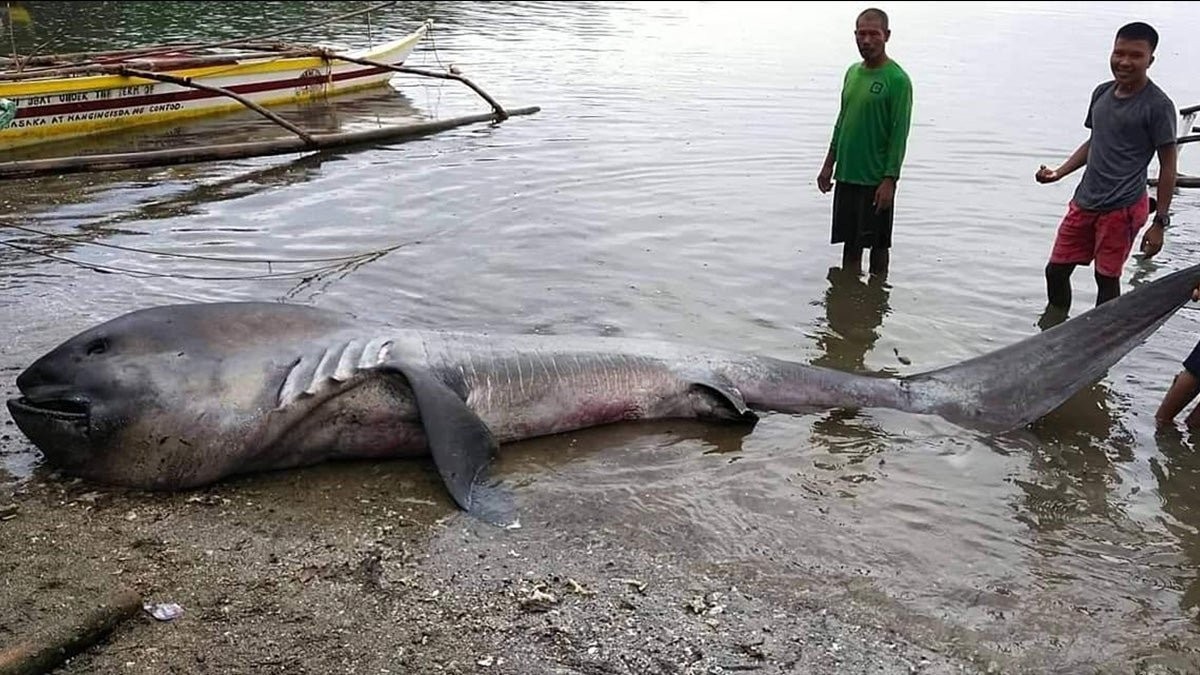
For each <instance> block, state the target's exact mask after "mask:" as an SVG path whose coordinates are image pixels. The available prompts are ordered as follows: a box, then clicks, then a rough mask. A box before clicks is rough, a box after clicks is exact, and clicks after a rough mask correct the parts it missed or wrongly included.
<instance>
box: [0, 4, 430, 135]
mask: <svg viewBox="0 0 1200 675" xmlns="http://www.w3.org/2000/svg"><path fill="white" fill-rule="evenodd" d="M425 31H426V29H425V28H424V27H422V28H420V29H418V30H417V31H416V32H415V33H413V34H412V35H409V36H408V37H404V38H400V39H399V40H396V41H395V42H391V43H387V44H384V45H381V46H380V47H379V48H377V49H373V50H371V51H370V52H369V53H368V54H367V55H366V58H369V59H372V60H376V61H379V60H384V59H385V58H386V55H387V54H390V53H392V52H396V51H400V50H403V49H407V48H408V47H409V46H411V45H412V44H414V43H415V42H417V41H419V40H420V39H421V38H422V37H423V36H424V35H425ZM328 63H329V62H328V61H326V60H325V59H323V58H321V57H319V56H302V57H292V58H274V59H271V58H267V59H263V60H260V59H258V58H254V59H252V60H247V61H244V62H242V63H237V64H233V65H220V66H205V67H203V68H188V69H183V70H171V71H164V72H168V73H170V74H171V75H174V76H176V77H191V78H205V77H208V78H211V77H228V76H230V75H238V76H241V75H259V74H264V73H278V72H284V71H289V70H298V71H304V70H307V69H309V68H322V67H325V66H326V65H328ZM343 63H346V64H349V62H348V61H345V62H343ZM156 82H157V81H156V80H147V79H144V78H140V77H125V76H123V75H85V76H83V77H70V78H56V79H51V80H26V81H19V82H0V98H21V97H27V96H43V95H47V94H66V93H72V92H78V91H93V90H97V89H117V88H120V87H131V86H137V85H141V84H152V83H156ZM338 91H342V90H341V89H339V90H338ZM285 100H291V99H285ZM233 107H240V104H235V105H234V106H233ZM207 110H212V108H208V109H207ZM55 128H56V129H63V128H64V127H63V126H56V127H55Z"/></svg>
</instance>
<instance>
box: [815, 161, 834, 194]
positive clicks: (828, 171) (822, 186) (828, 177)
mask: <svg viewBox="0 0 1200 675" xmlns="http://www.w3.org/2000/svg"><path fill="white" fill-rule="evenodd" d="M817 189H818V190H820V191H821V192H822V193H825V192H829V191H830V190H832V189H833V167H831V166H829V165H826V166H823V167H821V173H819V174H817Z"/></svg>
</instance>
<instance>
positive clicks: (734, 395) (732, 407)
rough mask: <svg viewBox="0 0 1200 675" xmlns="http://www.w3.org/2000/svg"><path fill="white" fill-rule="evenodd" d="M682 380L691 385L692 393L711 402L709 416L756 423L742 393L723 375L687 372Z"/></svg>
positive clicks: (756, 417) (755, 418) (756, 420)
mask: <svg viewBox="0 0 1200 675" xmlns="http://www.w3.org/2000/svg"><path fill="white" fill-rule="evenodd" d="M684 379H686V380H688V381H690V382H691V383H692V389H693V391H695V392H698V393H700V394H701V395H702V396H703V397H704V398H705V399H706V400H707V401H709V402H711V404H712V405H711V407H710V410H709V411H708V412H709V415H710V416H712V417H715V418H718V419H728V420H735V421H740V422H748V423H750V424H754V423H756V422H758V415H757V414H755V412H754V411H753V410H751V409H750V407H749V406H747V405H746V399H745V398H744V397H743V396H742V392H740V391H738V389H737V387H735V386H733V383H732V382H730V381H729V380H728V379H727V378H726V377H724V376H723V375H719V374H717V373H696V372H689V373H686V374H685V375H684Z"/></svg>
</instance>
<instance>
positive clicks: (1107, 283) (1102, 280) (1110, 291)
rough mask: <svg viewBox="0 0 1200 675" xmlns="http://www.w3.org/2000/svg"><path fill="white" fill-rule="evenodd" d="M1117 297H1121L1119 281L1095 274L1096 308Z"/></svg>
mask: <svg viewBox="0 0 1200 675" xmlns="http://www.w3.org/2000/svg"><path fill="white" fill-rule="evenodd" d="M1119 295H1121V279H1120V278H1118V277H1110V276H1105V275H1103V274H1101V273H1099V272H1096V306H1097V307H1099V306H1100V305H1103V304H1104V303H1106V302H1108V301H1109V300H1113V299H1115V298H1116V297H1117V296H1119Z"/></svg>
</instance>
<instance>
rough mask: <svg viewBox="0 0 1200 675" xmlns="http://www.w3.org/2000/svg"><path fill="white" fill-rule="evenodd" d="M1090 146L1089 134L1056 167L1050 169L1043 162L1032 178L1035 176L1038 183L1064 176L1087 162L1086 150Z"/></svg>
mask: <svg viewBox="0 0 1200 675" xmlns="http://www.w3.org/2000/svg"><path fill="white" fill-rule="evenodd" d="M1091 147H1092V139H1091V137H1090V136H1089V137H1088V139H1087V140H1086V141H1084V142H1083V144H1081V145H1080V146H1079V147H1078V148H1076V149H1075V152H1072V153H1071V156H1070V157H1068V158H1067V161H1065V162H1063V163H1062V165H1061V166H1059V167H1058V168H1057V169H1050V168H1048V167H1046V165H1045V164H1043V165H1042V168H1041V169H1039V170H1038V172H1037V173H1036V174H1035V175H1034V178H1036V179H1037V182H1039V183H1053V182H1054V181H1057V180H1062V179H1063V178H1066V177H1067V176H1069V175H1071V174H1072V173H1074V172H1075V171H1076V170H1078V169H1079V167H1081V166H1083V165H1085V164H1087V160H1088V150H1090V149H1091Z"/></svg>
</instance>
